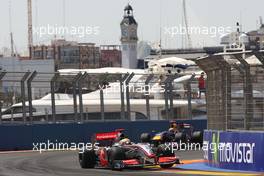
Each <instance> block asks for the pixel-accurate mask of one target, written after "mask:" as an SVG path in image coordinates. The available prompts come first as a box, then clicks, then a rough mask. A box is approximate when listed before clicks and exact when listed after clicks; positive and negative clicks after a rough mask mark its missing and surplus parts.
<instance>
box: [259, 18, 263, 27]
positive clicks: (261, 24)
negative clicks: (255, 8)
mask: <svg viewBox="0 0 264 176" xmlns="http://www.w3.org/2000/svg"><path fill="white" fill-rule="evenodd" d="M259 23H260V27H262V26H263V20H262V16H259Z"/></svg>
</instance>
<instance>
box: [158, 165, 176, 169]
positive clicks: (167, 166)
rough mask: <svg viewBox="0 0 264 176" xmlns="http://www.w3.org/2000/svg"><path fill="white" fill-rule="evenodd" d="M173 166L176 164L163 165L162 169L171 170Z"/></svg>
mask: <svg viewBox="0 0 264 176" xmlns="http://www.w3.org/2000/svg"><path fill="white" fill-rule="evenodd" d="M173 165H174V164H161V165H160V167H161V168H162V169H169V168H171V167H172V166H173Z"/></svg>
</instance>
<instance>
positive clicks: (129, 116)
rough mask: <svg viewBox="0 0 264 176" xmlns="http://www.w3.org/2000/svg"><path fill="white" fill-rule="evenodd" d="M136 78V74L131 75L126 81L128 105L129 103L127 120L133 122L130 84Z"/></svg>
mask: <svg viewBox="0 0 264 176" xmlns="http://www.w3.org/2000/svg"><path fill="white" fill-rule="evenodd" d="M134 76H135V73H131V74H130V75H129V76H128V78H127V79H126V81H125V83H126V103H127V119H128V120H131V112H130V111H131V108H130V90H129V82H130V81H131V79H132V78H133V77H134Z"/></svg>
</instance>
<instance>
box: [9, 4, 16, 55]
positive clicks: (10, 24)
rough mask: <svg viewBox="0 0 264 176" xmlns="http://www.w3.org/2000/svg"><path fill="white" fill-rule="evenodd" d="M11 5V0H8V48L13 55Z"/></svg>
mask: <svg viewBox="0 0 264 176" xmlns="http://www.w3.org/2000/svg"><path fill="white" fill-rule="evenodd" d="M11 10H12V7H11V0H9V32H10V42H11V43H10V44H11V45H10V49H11V56H12V57H13V56H15V51H14V38H13V30H12V11H11Z"/></svg>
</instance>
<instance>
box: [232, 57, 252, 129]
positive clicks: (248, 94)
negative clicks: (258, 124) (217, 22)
mask: <svg viewBox="0 0 264 176" xmlns="http://www.w3.org/2000/svg"><path fill="white" fill-rule="evenodd" d="M235 58H236V59H237V60H238V61H239V62H240V63H241V64H242V66H243V69H244V71H245V74H244V101H245V105H246V112H245V115H246V116H245V119H244V128H245V130H250V128H251V122H252V119H253V112H254V111H253V86H252V80H251V73H250V65H249V64H248V63H247V61H246V60H244V59H243V58H242V56H241V55H235Z"/></svg>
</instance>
